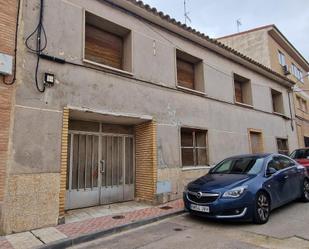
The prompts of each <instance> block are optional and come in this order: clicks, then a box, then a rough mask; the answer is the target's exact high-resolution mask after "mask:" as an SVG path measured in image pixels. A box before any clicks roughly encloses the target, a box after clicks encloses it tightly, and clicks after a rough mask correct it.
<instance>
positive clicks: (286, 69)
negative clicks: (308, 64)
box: [282, 65, 291, 76]
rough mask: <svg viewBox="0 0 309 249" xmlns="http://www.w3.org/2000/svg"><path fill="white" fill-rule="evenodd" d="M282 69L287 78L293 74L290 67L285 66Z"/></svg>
mask: <svg viewBox="0 0 309 249" xmlns="http://www.w3.org/2000/svg"><path fill="white" fill-rule="evenodd" d="M282 69H283V73H284V75H285V76H287V75H289V74H291V72H290V70H289V66H288V65H284V66H282Z"/></svg>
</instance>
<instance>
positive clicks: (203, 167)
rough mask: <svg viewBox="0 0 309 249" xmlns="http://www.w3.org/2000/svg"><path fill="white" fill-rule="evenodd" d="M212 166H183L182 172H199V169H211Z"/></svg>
mask: <svg viewBox="0 0 309 249" xmlns="http://www.w3.org/2000/svg"><path fill="white" fill-rule="evenodd" d="M211 168H212V166H210V165H205V166H184V167H182V169H181V170H182V171H189V170H199V169H211Z"/></svg>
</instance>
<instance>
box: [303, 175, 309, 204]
mask: <svg viewBox="0 0 309 249" xmlns="http://www.w3.org/2000/svg"><path fill="white" fill-rule="evenodd" d="M301 199H302V201H304V202H309V181H308V179H305V180H304V184H303V193H302V198H301Z"/></svg>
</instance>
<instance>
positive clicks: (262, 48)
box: [218, 25, 309, 147]
mask: <svg viewBox="0 0 309 249" xmlns="http://www.w3.org/2000/svg"><path fill="white" fill-rule="evenodd" d="M218 40H219V41H221V42H223V43H224V44H226V45H228V46H230V47H233V48H235V49H236V50H238V51H240V52H241V53H243V54H246V55H248V56H249V57H251V58H253V59H255V60H256V61H259V62H260V63H262V64H263V65H266V66H268V67H269V68H271V69H273V70H274V71H276V72H277V73H279V74H281V75H286V76H287V77H288V78H289V79H291V80H293V81H294V82H295V84H296V85H295V86H294V88H293V89H292V91H293V100H294V108H295V114H296V115H295V116H296V119H295V120H296V129H297V134H298V143H299V147H308V146H309V113H308V101H309V94H308V91H309V76H308V72H309V63H308V61H307V60H306V59H305V58H304V57H303V56H302V55H301V54H300V53H299V52H298V51H297V49H296V48H295V47H294V46H293V45H292V44H291V43H290V42H289V41H288V39H287V38H286V37H285V36H284V35H283V34H282V33H281V32H280V31H279V29H278V28H277V27H276V26H275V25H267V26H263V27H259V28H256V29H253V30H248V31H244V32H240V33H236V34H232V35H228V36H225V37H222V38H219V39H218Z"/></svg>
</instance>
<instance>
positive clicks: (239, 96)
mask: <svg viewBox="0 0 309 249" xmlns="http://www.w3.org/2000/svg"><path fill="white" fill-rule="evenodd" d="M234 86H235V99H236V101H237V102H239V103H243V102H244V100H243V98H242V88H241V83H240V82H238V81H235V82H234Z"/></svg>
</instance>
